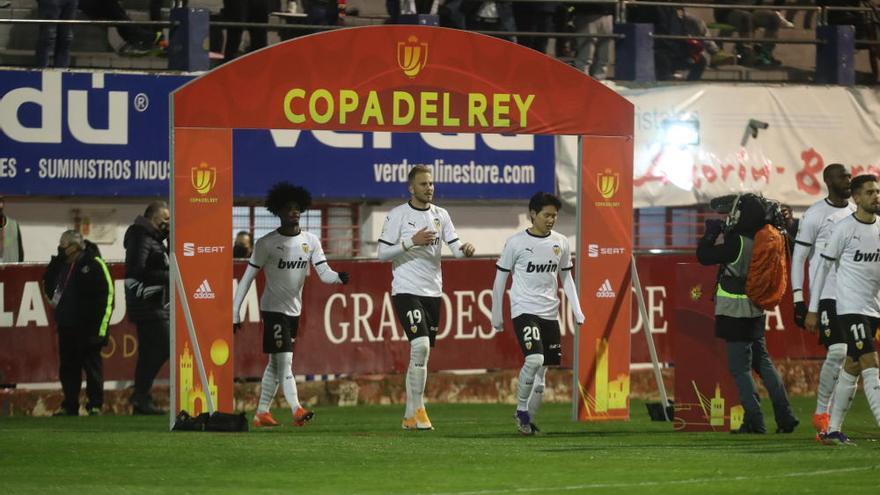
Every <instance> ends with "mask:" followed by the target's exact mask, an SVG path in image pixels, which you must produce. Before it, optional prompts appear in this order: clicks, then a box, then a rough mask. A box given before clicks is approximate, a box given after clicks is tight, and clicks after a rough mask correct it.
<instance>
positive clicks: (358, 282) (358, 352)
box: [0, 240, 825, 384]
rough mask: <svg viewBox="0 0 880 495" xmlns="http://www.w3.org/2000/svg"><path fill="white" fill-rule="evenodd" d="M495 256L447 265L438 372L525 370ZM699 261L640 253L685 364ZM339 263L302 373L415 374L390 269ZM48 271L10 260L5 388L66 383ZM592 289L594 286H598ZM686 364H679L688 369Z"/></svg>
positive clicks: (590, 309)
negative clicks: (682, 314) (500, 323)
mask: <svg viewBox="0 0 880 495" xmlns="http://www.w3.org/2000/svg"><path fill="white" fill-rule="evenodd" d="M180 242H181V244H182V243H183V242H184V241H182V240H181V241H180ZM602 246H603V247H602V248H599V247H598V246H596V248H595V249H592V248H590V247H589V246H588V250H589V249H592V251H588V254H587V256H588V257H589V253H594V254H595V256H594V257H593V259H594V261H600V262H604V261H605V260H606V256H608V254H605V253H608V252H609V251H607V250H605V249H607V248H606V247H605V245H604V244H603V245H602ZM224 249H225V248H224ZM195 252H196V255H197V256H201V255H202V254H199V253H200V252H201V253H204V249H202V250H201V251H199V249H198V247H195ZM224 256H226V252H224ZM495 261H496V260H495V259H490V258H478V259H470V260H457V259H449V260H445V261H444V262H443V282H444V283H443V285H444V296H443V306H442V312H441V318H442V322H441V326H440V339H439V341H438V344H437V349H436V351H435V352H433V353H432V354H431V361H430V367H431V370H433V371H442V370H461V369H516V368H519V367H520V366H521V365H522V355H521V352H520V350H519V347H518V345H517V344H516V337H515V336H514V335H513V333H512V332H509V331H505V332H504V333H500V334H493V333H492V332H491V331H490V324H489V310H490V306H491V302H490V300H491V290H492V282H493V280H494V276H495ZM695 262H696V260H695V258H694V257H693V256H689V255H644V256H638V257H637V259H636V264H637V267H638V270H639V275H640V276H641V281H642V289H643V291H644V297H645V303H646V305H647V309H648V322H647V324H648V325H649V328H651V331H652V335H653V337H654V342H655V344H656V346H657V353H658V354H659V356H660V360H661V361H664V362H668V363H674V360H673V347H672V346H673V336H674V335H677V334H678V330H677V328H676V325H677V323H676V320H675V310H676V308H677V307H679V306H680V305H681V304H683V303H682V302H679V299H680V298H682V297H691V296H692V294H699V296H700V297H702V298H704V299H707V298H708V299H710V298H711V292H712V284H713V283H714V280H715V268H714V267H702V266H699V265H697V264H696V263H695ZM677 263H693V264H692V265H689V267H690V268H689V270H691V271H692V272H693V273H694V274H698V277H699V280H700V281H701V283H699V284H694V285H693V286H690V287H686V286H678V287H677V286H676V285H675V283H674V281H675V267H676V264H677ZM330 264H331V266H332V267H333V268H334V269H335V270H345V271H348V272H349V273H351V277H352V281H351V283H350V284H349V285H346V286H340V285H325V284H322V283H321V282H320V280H318V279H317V277H309V280H307V281H306V285H305V289H304V290H303V308H304V311H303V313H304V314H303V319H302V322H301V326H300V328H301V330H300V338H298V339H297V347H296V353H295V357H296V365H295V372H296V373H297V374H298V375H323V374H333V375H338V374H356V373H391V372H402V371H404V370H405V369H406V366H407V363H408V359H409V350H408V347H407V345H406V343H405V342H406V337H404V335H403V332H402V330H401V328H400V327H399V323H398V322H397V319H396V317H395V316H394V313H393V311H392V310H391V302H390V297H391V296H390V287H391V268H390V266H389V265H388V264H387V263H381V262H378V261H334V260H331V261H330ZM109 265H110V273H111V275H112V276H113V279H114V281H115V284H116V303H115V308H114V311H113V315H112V316H111V319H110V324H111V327H110V337H111V338H110V344H109V345H108V346H107V347H105V348H104V350H103V355H104V377H105V379H107V380H131V379H132V378H133V377H134V366H135V361H136V359H137V334H136V332H135V330H134V326H133V325H132V324H131V323H130V322H129V321H128V319H127V318H126V317H125V315H126V307H125V297H124V291H123V290H122V289H123V287H122V281H123V278H124V274H125V267H124V266H123V265H122V264H121V263H110V264H109ZM245 266H246V263H244V262H237V263H236V264H235V269H234V275H230V277H233V276H234V277H235V279H234V280H237V279H238V278H239V277H241V275H242V274H243V273H244V269H245ZM580 269H581V268H580V266H579V267H578V270H580ZM45 270H46V266H45V265H0V295H2V297H0V383H7V384H13V383H43V382H53V381H56V380H57V379H58V343H57V334H56V332H55V324H54V320H53V318H52V309H51V307H50V306H49V305H48V303H47V302H46V301H45V299H44V298H43V294H42V290H41V287H40V283H41V282H40V281H41V280H42V277H43V273H44V272H45ZM204 278H207V277H204ZM215 278H217V277H216V276H215V275H213V272H212V275H211V278H210V280H209V285H211V288H212V289H214V285H215V284H214V280H215ZM218 280H219V279H218ZM581 280H584V279H583V278H582V279H581ZM196 282H197V284H196V286H194V287H192V288H190V286H189V284H187V290H188V291H189V292H193V293H194V292H195V291H196V290H197V289H198V286H199V285H201V280H197V281H196ZM262 284H263V279H262V276H260V277H258V278H257V283H256V284H254V285H253V286H251V290H250V292H249V293H248V295H247V298H246V299H245V303H244V304H243V308H244V317H243V319H242V322H243V330H242V331H240V332H238V333H237V334H236V335H235V336H234V339H233V340H234V344H233V345H232V346H230V355H231V356H232V358H233V359H232V361H233V362H234V369H235V376H236V377H241V378H258V377H260V376H261V375H262V373H263V368H265V366H266V358H265V355H264V354H263V353H262V344H261V342H262V340H261V338H262V328H261V325H260V319H259V318H260V313H259V294H261V293H262V289H263V285H262ZM233 287H234V283H233ZM581 287H582V289H581V292H582V293H583V292H584V291H587V290H589V289H591V287H587V286H586V285H585V284H584V283H583V282H581ZM592 289H593V292H594V293H595V292H596V290H597V288H595V287H593V288H592ZM614 290H615V291H616V289H614ZM618 294H620V293H619V292H618ZM560 297H562V298H563V307H564V308H565V312H564V314H565V315H566V317H565V318H563V319H561V323H562V325H561V328H562V332H563V366H564V367H567V368H570V367H572V365H573V360H572V355H573V350H574V349H573V346H574V342H573V337H572V335H573V328H574V326H573V322H572V320H571V317H570V316H569V312H568V303H567V301H565V299H564V295H562V291H560ZM630 299H631V300H630V301H629V302H628V305H629V307H630V310H629V311H630V312H629V314H630V315H632V316H631V317H630V320H631V322H632V323H631V328H630V330H629V333H630V335H631V346H632V353H631V356H632V358H631V362H632V363H633V364H636V365H639V364H640V363H648V362H650V357H649V355H648V350H647V347H646V346H645V338H644V335H643V333H642V325H644V324H645V322H644V321H642V318H641V315H640V314H639V312H638V309H637V307H636V304H635V298H630ZM201 302H204V301H201ZM610 302H611V301H609V303H610ZM685 302H686V301H685ZM228 304H229V306H227V308H223V310H222V313H221V312H220V310H219V309H218V315H225V314H226V312H227V311H230V310H229V309H228V308H230V307H231V296H230V302H229V303H228ZM583 310H584V314H585V315H586V317H587V322H588V325H589V322H590V320H591V318H594V315H595V312H596V311H598V308H596V307H594V306H593V304H592V303H590V302H587V304H585V305H584V306H583ZM767 316H768V317H767V345H768V347H769V349H770V354H771V355H772V356H773V357H774V358H791V359H801V358H817V359H818V358H822V357H824V355H825V354H824V349H823V348H822V347H821V346H819V345H818V344H817V343H816V336H815V335H813V334H810V333H809V332H806V331H804V330H801V329H800V328H798V327H796V326H795V325H794V322H793V320H792V307H791V299H790V298H789V297H786V298H785V299H784V301H783V304H782V305H781V306H780V307H778V308H776V309H775V310H774V311H768V312H767ZM182 325H183V324H181V326H180V328H181V331H184V332H185V328H186V327H185V326H182ZM679 325H680V323H679ZM690 326H691V327H692V329H693V331H701V332H705V334H706V335H710V336H711V335H712V323H711V322H710V321H706V322H702V323H698V324H691V325H690ZM230 327H231V325H227V324H226V323H224V324H223V325H221V326H220V327H218V329H219V330H221V331H222V332H226V331H227V329H229V331H230V333H231V328H230ZM694 327H696V328H694ZM508 330H509V329H508ZM178 342H182V341H180V340H178ZM181 345H182V344H181ZM205 345H207V348H205V347H204V346H205ZM202 353H203V354H205V358H206V360H207V361H206V362H210V361H211V356H210V344H203V348H202ZM675 364H676V368H678V366H680V364H679V363H675ZM160 377H162V378H166V377H168V372H167V371H164V370H163V372H162V373H161V374H160Z"/></svg>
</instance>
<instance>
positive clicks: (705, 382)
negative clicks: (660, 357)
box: [673, 263, 743, 431]
mask: <svg viewBox="0 0 880 495" xmlns="http://www.w3.org/2000/svg"><path fill="white" fill-rule="evenodd" d="M674 266H675V279H674V280H675V284H674V289H673V291H674V294H675V297H676V298H677V304H676V306H675V316H674V318H675V328H676V331H675V339H674V341H675V342H674V343H673V359H674V360H675V362H676V363H677V364H676V366H675V416H674V425H675V429H676V430H678V431H726V430H731V429H733V430H735V429H737V428H739V426H740V425H741V424H742V420H743V408H742V406H741V405H740V403H739V395H738V394H737V391H736V384H735V383H734V382H733V378H732V377H731V376H730V372H729V371H728V370H727V348H726V346H725V343H724V341H723V340H721V339H717V338H715V331H714V328H715V316H714V315H715V304H714V302H713V300H712V294H713V293H714V292H715V290H714V286H715V276H714V274H715V270H716V269H717V268H716V267H703V266H700V265H697V264H694V263H678V264H676V265H674Z"/></svg>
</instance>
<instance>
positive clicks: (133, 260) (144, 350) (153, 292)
mask: <svg viewBox="0 0 880 495" xmlns="http://www.w3.org/2000/svg"><path fill="white" fill-rule="evenodd" d="M170 218H171V215H170V212H169V211H168V204H167V203H166V202H164V201H156V202H153V203H150V205H149V206H147V209H146V211H144V214H143V216H139V217H137V218H136V219H135V221H134V224H133V225H131V226H130V227H129V228H128V230H127V231H126V232H125V240H124V241H123V244H124V246H125V304H126V306H127V307H128V319H129V320H131V321H132V322H133V323H134V324H135V327H136V328H137V337H138V358H137V365H136V366H135V372H134V393H133V394H132V396H131V405H132V412H133V413H134V414H163V413H164V411H162V410H161V409H159V408H157V407H156V406H155V404H154V403H153V398H152V396H151V395H150V389H152V388H153V380H154V379H155V378H156V375H157V374H158V373H159V370H160V369H161V368H162V365H163V364H165V361H167V360H168V354H169V351H170V340H169V327H168V322H169V320H168V318H169V313H168V309H169V299H168V298H169V294H168V246H167V244H166V243H165V239H167V238H168V227H169V221H170Z"/></svg>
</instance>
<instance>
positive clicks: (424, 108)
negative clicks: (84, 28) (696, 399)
mask: <svg viewBox="0 0 880 495" xmlns="http://www.w3.org/2000/svg"><path fill="white" fill-rule="evenodd" d="M171 113H172V116H173V117H172V124H171V125H172V129H171V139H172V153H171V155H172V160H173V161H172V168H173V177H174V180H173V183H172V186H171V187H172V194H171V198H172V217H173V223H172V225H173V229H172V236H171V243H172V247H171V250H172V261H173V268H174V270H173V274H174V275H173V279H172V285H173V287H174V289H173V290H172V293H173V299H172V308H173V312H174V316H173V317H172V327H173V331H172V362H171V363H172V364H171V373H172V375H171V381H172V388H171V390H172V397H171V404H172V407H171V411H177V410H180V409H187V410H189V412H190V413H196V412H199V411H198V410H197V409H201V408H202V405H203V404H205V405H209V404H211V405H213V406H214V408H215V409H218V410H222V411H231V410H232V408H233V397H232V386H233V383H232V381H233V369H232V368H233V367H232V359H231V354H232V352H233V349H232V326H231V324H230V323H231V322H230V319H231V309H230V308H231V306H232V295H233V294H232V284H231V281H232V278H233V277H232V257H231V250H232V246H231V240H230V238H231V235H230V233H231V231H232V225H231V221H232V220H231V208H232V166H233V164H232V156H233V155H232V142H233V141H232V133H233V129H243V128H248V129H285V128H286V129H307V130H316V129H323V130H334V131H390V132H443V133H505V134H560V135H575V136H580V137H581V143H582V144H581V148H580V149H581V155H582V156H581V166H580V168H579V180H580V185H581V187H580V188H579V189H580V190H579V197H578V248H577V253H578V261H577V265H578V266H577V279H578V286H579V290H580V299H581V305H582V307H583V308H584V312H585V314H586V315H587V323H586V324H585V325H583V327H581V329H580V332H579V334H578V335H577V336H576V340H575V342H576V349H575V351H574V352H575V354H576V356H575V373H574V379H575V387H574V390H575V397H574V399H575V400H574V404H575V413H576V415H577V417H578V418H580V419H613V418H626V417H627V416H628V404H629V401H628V395H629V346H630V340H629V339H630V336H629V328H630V327H629V324H630V321H629V312H630V285H629V280H630V276H629V266H630V255H631V253H632V237H631V236H632V145H633V140H632V137H633V107H632V105H631V104H630V103H629V102H627V101H626V100H625V99H623V98H622V97H620V96H619V95H617V94H616V93H614V92H613V91H611V90H609V89H608V88H606V87H605V86H603V85H602V84H600V83H598V82H596V81H594V80H593V79H591V78H589V77H587V76H585V75H583V74H582V73H580V72H578V71H576V70H574V69H572V68H571V67H569V66H566V65H564V64H562V63H560V62H558V61H556V60H554V59H552V58H550V57H547V56H545V55H543V54H540V53H538V52H536V51H533V50H531V49H527V48H524V47H521V46H518V45H516V44H513V43H509V42H507V41H503V40H500V39H496V38H492V37H488V36H483V35H480V34H475V33H469V32H465V31H458V30H453V29H445V28H434V27H425V26H401V25H398V26H375V27H364V28H352V29H341V30H336V31H330V32H325V33H321V34H315V35H312V36H306V37H302V38H297V39H294V40H291V41H289V42H286V43H281V44H278V45H274V46H271V47H269V48H266V49H263V50H260V51H258V52H255V53H253V54H251V55H248V56H246V57H242V58H240V59H236V60H235V61H233V62H230V63H228V64H226V65H223V66H222V67H220V68H218V69H216V70H213V71H211V72H209V73H207V74H205V75H204V76H202V77H199V78H198V79H195V80H193V81H192V82H190V83H189V84H187V85H185V86H183V87H181V88H180V89H178V90H177V91H175V92H174V94H173V95H172V112H171ZM184 243H193V244H192V245H196V246H209V247H212V249H213V251H211V250H207V251H206V252H200V253H199V255H198V256H184V254H187V252H185V248H184ZM192 245H190V246H188V247H187V249H190V251H189V253H191V252H192V251H191V249H192ZM604 248H623V249H604ZM206 281H207V283H208V285H209V287H210V290H209V291H207V292H206V291H205V290H198V289H199V288H200V287H202V286H203V285H204V284H205V283H206ZM487 286H491V281H487ZM207 294H210V297H207V296H206V295H207ZM181 296H183V297H181ZM193 337H194V338H193ZM199 357H201V359H199ZM206 390H207V392H206Z"/></svg>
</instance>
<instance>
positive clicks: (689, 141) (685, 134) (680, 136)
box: [662, 118, 700, 146]
mask: <svg viewBox="0 0 880 495" xmlns="http://www.w3.org/2000/svg"><path fill="white" fill-rule="evenodd" d="M662 128H663V144H667V145H670V146H697V145H699V144H700V121H699V120H697V119H695V118H688V119H674V120H673V119H668V120H664V121H663V124H662Z"/></svg>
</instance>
